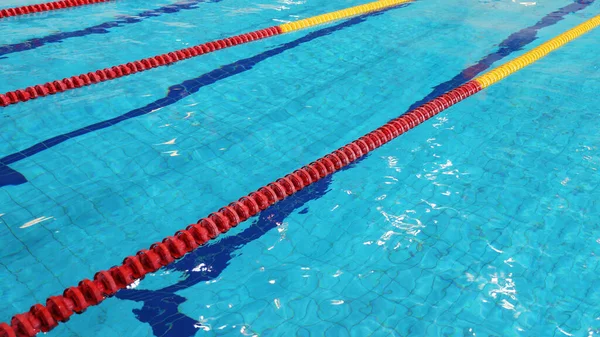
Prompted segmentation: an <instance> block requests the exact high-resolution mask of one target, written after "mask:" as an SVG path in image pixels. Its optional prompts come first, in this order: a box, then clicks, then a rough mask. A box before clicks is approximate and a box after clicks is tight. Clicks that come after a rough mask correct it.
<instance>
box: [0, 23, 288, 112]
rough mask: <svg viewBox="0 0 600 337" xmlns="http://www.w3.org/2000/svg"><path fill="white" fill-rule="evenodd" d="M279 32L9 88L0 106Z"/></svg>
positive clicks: (269, 30) (276, 28)
mask: <svg viewBox="0 0 600 337" xmlns="http://www.w3.org/2000/svg"><path fill="white" fill-rule="evenodd" d="M279 34H281V28H280V27H279V26H274V27H269V28H265V29H261V30H257V31H253V32H250V33H245V34H241V35H237V36H233V37H228V38H225V39H222V40H217V41H211V42H207V43H203V44H199V45H197V46H193V47H189V48H184V49H180V50H176V51H173V52H169V53H166V54H162V55H158V56H153V57H148V58H145V59H142V60H138V61H134V62H129V63H126V64H121V65H118V66H114V67H110V68H105V69H100V70H96V71H94V72H89V73H87V74H81V75H77V76H72V77H69V78H63V79H62V80H57V81H53V82H48V83H44V84H39V85H35V86H32V87H27V88H25V89H19V90H15V91H9V92H7V93H5V94H0V106H7V105H10V104H16V103H19V102H26V101H28V100H30V99H34V98H38V97H43V96H48V95H53V94H55V93H57V92H62V91H67V90H71V89H76V88H80V87H83V86H87V85H90V84H93V83H98V82H104V81H109V80H112V79H115V78H119V77H124V76H128V75H131V74H135V73H139V72H142V71H145V70H148V69H152V68H156V67H161V66H165V65H169V64H172V63H175V62H178V61H181V60H185V59H188V58H192V57H196V56H200V55H203V54H207V53H210V52H213V51H215V50H219V49H224V48H228V47H232V46H236V45H239V44H243V43H248V42H251V41H255V40H260V39H264V38H266V37H270V36H274V35H279Z"/></svg>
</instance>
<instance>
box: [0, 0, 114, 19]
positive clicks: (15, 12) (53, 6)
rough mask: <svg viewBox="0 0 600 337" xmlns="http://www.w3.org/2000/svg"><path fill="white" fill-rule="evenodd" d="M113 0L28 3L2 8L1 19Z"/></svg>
mask: <svg viewBox="0 0 600 337" xmlns="http://www.w3.org/2000/svg"><path fill="white" fill-rule="evenodd" d="M109 1H113V0H61V1H52V2H46V3H41V4H35V5H27V6H21V7H13V8H4V9H0V19H1V18H7V17H11V16H20V15H26V14H33V13H40V12H48V11H54V10H57V9H63V8H70V7H79V6H84V5H91V4H97V3H102V2H109Z"/></svg>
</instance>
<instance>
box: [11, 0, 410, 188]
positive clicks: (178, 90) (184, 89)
mask: <svg viewBox="0 0 600 337" xmlns="http://www.w3.org/2000/svg"><path fill="white" fill-rule="evenodd" d="M405 6H406V5H405ZM401 7H404V6H401ZM396 8H398V7H396ZM388 10H390V9H388ZM386 11H387V10H386ZM384 12H385V11H380V12H377V13H371V14H366V15H363V16H359V17H356V18H353V19H350V20H348V21H345V22H342V23H339V24H337V25H334V26H330V27H327V28H322V29H319V30H317V31H314V32H311V33H309V34H307V35H306V36H304V37H301V38H299V39H297V40H294V41H291V42H287V43H285V44H282V45H281V46H279V47H277V48H274V49H271V50H268V51H265V52H262V53H260V54H257V55H255V56H253V57H250V58H246V59H242V60H239V61H236V62H234V63H230V64H228V65H225V66H223V67H221V68H219V69H215V70H213V71H211V72H209V73H206V74H203V75H201V76H199V77H196V78H193V79H190V80H186V81H184V82H182V83H180V84H176V85H173V86H171V87H169V90H168V92H167V96H166V97H163V98H161V99H158V100H156V101H154V102H152V103H150V104H148V105H146V106H143V107H141V108H138V109H135V110H131V111H129V112H127V113H126V114H123V115H120V116H117V117H115V118H111V119H108V120H105V121H102V122H98V123H95V124H91V125H88V126H85V127H83V128H81V129H77V130H74V131H71V132H68V133H64V134H61V135H58V136H55V137H52V138H49V139H46V140H44V141H42V142H40V143H37V144H35V145H33V146H31V147H29V148H27V149H25V150H23V151H19V152H15V153H13V154H10V155H8V156H6V157H4V158H1V159H0V187H2V186H8V185H19V184H23V183H25V182H27V179H26V178H25V177H24V176H23V175H22V174H21V173H19V172H17V171H15V170H13V169H11V168H10V167H9V166H8V165H10V164H13V163H16V162H18V161H20V160H23V159H25V158H29V157H31V156H33V155H35V154H37V153H40V152H42V151H45V150H47V149H49V148H51V147H54V146H56V145H58V144H61V143H62V142H65V141H67V140H70V139H73V138H75V137H79V136H82V135H85V134H88V133H90V132H94V131H98V130H102V129H105V128H108V127H111V126H114V125H116V124H118V123H121V122H123V121H126V120H128V119H131V118H135V117H139V116H142V115H145V114H148V113H150V112H151V111H153V110H156V109H158V108H162V107H166V106H169V105H171V104H174V103H176V102H178V101H180V100H182V99H183V98H185V97H187V96H189V95H191V94H194V93H196V92H198V90H200V88H202V87H204V86H207V85H211V84H213V83H215V82H217V81H220V80H222V79H225V78H227V77H231V76H234V75H237V74H240V73H243V72H246V71H248V70H250V69H252V68H253V67H254V66H255V65H257V64H258V63H260V62H262V61H265V60H267V59H269V58H271V57H273V56H276V55H279V54H281V53H283V52H285V51H287V50H290V49H293V48H295V47H297V46H299V45H301V44H303V43H307V42H310V41H312V40H314V39H316V38H319V37H322V36H325V35H329V34H332V33H333V32H335V31H338V30H341V29H343V28H346V27H349V26H353V25H356V24H358V23H360V22H363V21H364V20H365V19H366V18H367V17H369V16H375V15H381V14H382V13H384Z"/></svg>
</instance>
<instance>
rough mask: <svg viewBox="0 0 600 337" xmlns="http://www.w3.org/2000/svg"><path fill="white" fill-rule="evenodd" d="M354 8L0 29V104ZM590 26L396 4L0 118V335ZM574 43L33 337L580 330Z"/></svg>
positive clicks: (551, 17)
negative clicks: (294, 174)
mask: <svg viewBox="0 0 600 337" xmlns="http://www.w3.org/2000/svg"><path fill="white" fill-rule="evenodd" d="M35 2H37V1H30V2H28V3H35ZM363 2H364V1H360V0H342V1H336V2H326V1H322V0H317V1H290V0H279V1H273V0H266V1H264V2H260V3H256V2H252V1H246V0H242V1H236V2H230V1H229V0H221V1H217V0H213V1H189V2H185V3H182V2H179V3H177V2H173V1H165V0H163V1H154V0H146V1H140V0H123V1H118V2H114V3H109V4H102V5H95V6H84V7H81V8H77V9H69V10H64V11H55V12H49V13H43V14H38V15H35V16H32V17H20V18H11V19H7V20H0V29H1V30H2V31H3V32H6V33H5V34H3V37H2V40H1V41H2V42H0V71H2V74H3V78H4V80H3V81H0V92H5V91H9V90H14V89H17V88H22V87H25V86H29V85H35V84H38V83H43V82H46V81H50V80H54V79H59V78H63V77H67V76H71V75H74V74H79V73H82V72H88V71H92V70H96V69H100V68H104V67H107V66H112V65H115V64H120V63H124V62H129V61H131V60H135V59H139V58H142V57H147V56H152V55H156V54H159V53H164V52H167V51H171V50H174V49H179V48H182V47H185V46H191V45H194V44H198V43H202V42H206V41H210V40H214V39H217V38H222V37H226V36H230V35H234V34H239V33H243V32H247V31H251V30H255V29H260V28H264V27H268V26H272V25H276V24H279V23H280V22H285V21H290V20H296V19H300V18H305V17H310V16H313V15H317V14H321V13H325V12H328V11H332V10H337V9H341V8H345V7H349V6H353V5H357V4H360V3H363ZM19 4H24V2H22V1H13V0H10V1H4V2H3V3H2V4H1V7H2V8H4V7H10V6H15V5H19ZM598 13H600V5H599V4H598V3H597V2H596V1H593V0H589V1H583V0H580V1H571V0H561V1H558V0H545V1H539V2H525V1H523V2H520V1H518V0H517V1H512V0H496V1H493V0H487V1H484V0H480V1H466V0H457V1H442V0H419V1H415V2H414V3H411V4H410V5H407V6H402V7H399V8H394V9H390V10H387V11H384V12H382V13H377V14H372V15H367V16H363V17H358V18H354V19H350V20H347V21H342V22H337V23H334V24H331V25H327V26H321V27H316V28H314V29H310V30H303V31H299V32H294V33H290V34H286V35H281V36H276V37H272V38H269V39H266V40H263V41H259V42H255V43H251V44H247V45H243V46H238V47H235V48H230V49H226V50H221V51H218V52H215V53H212V54H209V55H204V56H201V57H197V58H194V59H190V60H186V61H182V62H179V63H177V64H174V65H171V66H168V67H162V68H159V69H154V70H151V71H147V72H143V73H140V74H136V75H133V76H129V77H126V78H121V79H118V80H114V81H109V82H105V83H101V84H97V85H93V86H90V87H86V88H82V89H78V90H73V91H70V92H66V93H62V94H59V95H54V96H50V97H46V98H42V99H37V100H33V101H29V102H26V103H23V104H17V105H14V106H10V107H7V108H3V109H2V111H0V118H1V121H2V122H1V123H0V139H1V140H2V141H1V142H0V223H1V226H0V294H1V295H2V296H1V298H2V299H3V301H1V302H0V321H8V320H10V317H11V316H12V315H13V314H15V313H18V312H23V311H27V310H28V309H29V307H30V306H31V305H32V304H34V303H37V302H43V301H45V299H46V298H47V297H48V296H52V295H55V294H60V293H61V292H62V290H63V289H64V288H66V287H69V286H72V285H75V284H76V283H77V282H78V281H79V280H81V279H83V278H90V277H92V276H93V275H94V273H95V272H96V271H98V270H101V269H107V268H109V267H111V266H113V265H115V264H118V263H120V262H121V260H122V259H123V257H125V256H127V255H131V254H133V253H135V252H136V251H137V250H139V249H141V248H145V247H148V246H149V245H150V244H152V243H153V242H156V241H158V240H161V239H162V238H163V237H165V236H167V235H171V234H172V233H174V232H175V231H176V230H178V229H181V228H185V226H186V225H187V224H189V223H193V222H195V221H196V220H197V219H198V218H200V217H204V216H206V215H207V214H208V213H210V212H213V211H215V210H217V209H218V208H219V207H221V206H223V205H225V204H227V203H229V202H230V201H232V200H235V199H237V198H239V197H240V196H242V195H245V194H247V193H248V192H250V191H252V190H254V189H256V188H258V187H260V186H262V185H264V184H266V183H268V182H270V181H273V180H274V179H276V178H278V177H280V176H283V175H285V174H286V173H289V172H291V171H293V170H295V169H297V168H298V167H300V166H302V165H304V164H307V163H309V162H311V161H313V160H314V159H316V158H318V157H320V156H322V155H324V154H326V153H328V152H330V151H331V150H333V149H335V148H338V147H340V146H342V145H344V144H346V143H348V142H349V141H352V140H353V139H355V138H357V137H359V136H361V135H363V134H365V133H366V132H369V131H370V130H372V129H374V128H376V127H378V126H379V125H381V124H383V123H385V122H386V121H388V120H389V119H391V118H394V117H397V116H399V115H400V114H402V113H404V112H405V111H407V110H408V109H409V108H410V107H414V106H415V105H416V104H419V103H420V102H423V100H424V99H426V98H427V97H429V98H431V97H434V96H436V95H438V94H440V93H442V92H444V91H445V90H447V89H449V88H453V87H455V86H457V85H459V84H461V83H463V82H465V81H467V80H469V79H471V78H473V77H474V76H476V75H477V74H478V73H480V72H482V71H485V70H486V69H487V68H488V67H491V66H496V65H499V64H501V63H502V62H504V61H506V60H510V59H512V58H514V57H516V56H518V55H521V54H522V53H523V52H525V51H527V50H530V49H531V48H533V47H535V46H537V45H539V44H540V43H542V42H543V41H545V40H547V39H549V38H551V37H553V36H555V35H557V34H559V33H561V32H563V31H565V30H566V29H569V28H571V27H573V26H575V25H577V24H579V23H581V22H583V21H585V20H586V19H587V18H590V17H592V16H594V15H597V14H598ZM598 39H600V31H598V30H596V31H593V32H591V33H589V34H587V35H585V36H583V37H581V38H579V39H577V40H576V41H574V42H572V43H570V44H568V45H567V46H565V47H563V48H561V49H560V50H559V51H556V52H554V53H552V54H551V55H549V56H548V57H546V58H544V59H542V60H540V61H539V62H537V63H536V64H534V65H532V66H530V67H528V68H526V69H524V70H522V71H520V72H518V73H517V74H515V75H513V76H511V77H509V78H507V79H505V80H504V81H502V82H501V83H499V84H497V85H495V86H493V87H491V88H489V89H486V90H485V91H482V92H480V93H478V94H477V95H475V96H473V97H471V98H469V99H467V100H465V101H463V102H461V103H460V104H458V105H456V106H454V107H452V108H450V109H448V110H447V111H446V112H444V113H442V114H440V115H438V116H437V117H435V118H433V119H432V120H430V121H428V122H426V123H424V124H423V125H421V126H419V127H417V128H416V129H414V130H412V131H410V132H408V133H407V134H405V135H402V136H401V137H399V138H398V139H396V140H394V141H392V142H391V143H389V144H388V145H386V146H383V147H381V148H380V149H377V150H376V151H374V152H373V153H372V154H369V155H368V156H366V157H365V158H363V159H361V160H360V161H358V162H356V163H354V164H353V165H351V166H349V167H347V168H346V169H344V170H343V171H341V172H339V173H336V174H334V175H333V176H330V177H328V178H325V179H323V180H322V181H320V182H318V183H316V184H314V185H313V186H311V187H309V188H307V189H306V190H303V191H301V192H299V193H297V194H296V195H294V196H291V197H290V198H288V199H286V200H284V201H282V202H280V203H278V204H276V205H275V206H273V207H272V208H270V209H268V210H266V211H264V212H263V213H261V214H260V215H259V216H257V217H255V218H252V219H250V220H248V221H246V222H245V223H243V224H241V225H239V226H238V227H237V228H236V229H234V230H232V231H230V232H229V233H227V234H226V235H223V236H222V237H220V238H219V239H218V240H216V241H214V242H211V243H210V244H209V245H206V246H204V247H201V248H199V249H198V250H197V251H195V252H193V253H191V254H189V255H187V256H186V257H184V258H183V259H181V260H180V261H178V262H176V263H174V264H173V265H171V266H168V267H166V268H164V269H162V270H159V271H158V272H157V273H155V274H152V275H148V276H147V277H146V278H145V279H144V280H142V281H141V282H139V283H136V284H135V285H134V286H133V287H131V289H127V290H124V291H121V292H119V293H118V294H117V295H116V296H115V297H113V298H110V299H107V300H106V301H105V302H103V303H102V304H101V305H99V306H97V307H93V308H89V309H88V310H87V311H86V312H85V313H84V314H82V315H76V316H74V317H72V318H71V320H70V321H69V322H67V323H66V324H61V325H60V326H59V327H58V328H56V329H55V330H54V331H52V332H50V333H49V334H48V335H49V336H69V337H70V336H81V337H88V336H89V337H92V336H168V337H179V336H181V337H188V336H255V335H256V336H322V335H325V336H595V335H598V334H600V305H599V304H598V303H600V293H599V291H598V288H599V286H600V283H599V280H598V277H597V275H598V273H599V272H600V266H599V262H600V261H599V257H598V254H600V227H599V226H598V222H599V216H598V214H599V213H598V212H599V211H600V209H599V206H598V203H597V202H596V200H597V199H599V198H600V190H599V189H598V185H599V183H600V176H599V175H598V171H597V170H598V167H599V166H600V153H599V146H600V136H598V134H600V132H599V131H600V130H599V129H600V127H598V125H597V123H595V122H594V121H595V119H597V118H598V108H597V106H598V105H599V104H600V97H598V95H597V94H596V92H597V88H598V85H599V84H600V70H599V66H598V56H597V53H596V52H595V50H596V49H597V41H598Z"/></svg>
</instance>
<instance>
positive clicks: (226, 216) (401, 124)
mask: <svg viewBox="0 0 600 337" xmlns="http://www.w3.org/2000/svg"><path fill="white" fill-rule="evenodd" d="M598 24H600V19H598V17H596V18H594V19H591V20H589V22H587V23H584V24H582V25H580V26H579V27H577V28H576V29H574V30H572V31H570V32H567V33H565V34H566V35H565V34H563V35H561V36H560V37H559V38H557V39H553V40H551V41H549V42H547V44H546V45H545V46H543V47H538V48H536V49H534V50H533V51H532V52H531V54H526V55H524V56H523V57H521V58H518V59H517V60H514V61H511V62H509V63H507V64H506V65H505V66H502V67H499V68H496V69H494V70H492V71H491V72H489V73H487V74H485V75H483V76H481V77H479V78H477V79H475V80H474V81H470V82H468V83H467V84H465V85H463V86H461V87H459V88H456V89H454V90H452V91H450V92H449V93H447V94H444V95H442V96H441V97H440V98H438V99H434V100H433V101H432V102H430V103H428V104H425V105H424V106H422V107H420V108H417V109H416V110H414V111H413V112H411V113H409V114H406V115H403V116H402V117H400V118H398V119H396V120H394V121H392V122H390V123H388V124H387V125H386V126H384V127H381V128H379V129H377V130H376V131H374V132H372V133H370V134H368V135H367V136H365V137H361V138H360V139H359V140H357V141H355V142H353V143H351V144H349V145H347V146H344V147H342V148H341V149H340V150H337V151H334V152H333V153H332V154H330V155H327V156H325V157H324V158H321V159H319V160H317V161H316V162H315V163H312V164H310V165H308V166H306V167H304V168H302V169H300V170H299V171H295V172H294V173H293V174H291V175H288V176H286V177H284V178H282V179H279V180H277V181H276V182H274V183H271V184H269V185H267V186H266V187H264V188H261V189H259V190H258V191H257V192H255V194H250V195H249V196H248V197H243V198H242V199H240V201H238V202H234V203H232V204H231V205H230V206H226V207H224V208H223V209H221V210H219V211H218V212H216V213H213V214H211V216H209V217H208V218H205V219H202V220H201V221H200V222H199V224H197V225H191V226H190V227H188V229H187V230H186V231H181V232H178V233H177V235H176V236H174V237H170V238H168V239H166V241H164V243H163V244H158V245H155V246H153V247H152V248H151V250H149V251H146V252H144V253H142V254H139V255H138V256H136V257H134V258H133V259H131V260H129V262H127V261H128V260H126V264H125V265H124V266H126V267H128V268H129V269H126V268H125V269H124V268H121V267H118V268H113V269H111V270H110V271H108V272H100V273H98V274H96V277H95V280H94V281H84V282H83V283H82V284H80V286H79V289H78V290H75V289H74V288H70V289H71V290H72V292H71V293H69V294H67V293H65V298H61V297H54V298H52V299H51V300H50V302H49V304H48V307H50V311H48V309H46V308H44V307H43V306H41V305H38V306H34V307H33V308H32V310H31V312H30V313H29V315H28V314H24V315H25V316H18V317H19V318H17V321H18V324H17V325H19V328H20V329H19V330H20V331H21V332H23V331H27V332H24V335H25V333H26V334H29V335H31V336H33V335H35V334H36V333H37V331H35V330H41V331H46V330H49V329H51V328H52V325H53V324H55V323H56V322H53V319H54V320H60V321H63V320H66V319H67V318H68V316H70V314H68V316H67V314H66V312H65V311H64V309H65V308H67V307H72V308H73V310H74V311H82V310H83V309H85V306H86V304H85V302H86V300H87V301H90V302H92V304H96V303H94V302H100V301H101V300H102V299H103V296H110V295H112V294H114V292H116V290H117V288H122V287H124V285H126V284H128V282H129V283H131V282H132V276H134V277H135V278H140V277H143V274H145V273H146V272H148V270H150V271H155V270H157V269H158V268H160V267H162V266H164V265H166V264H168V263H170V262H172V261H173V260H174V259H177V258H180V257H181V256H183V255H184V254H185V252H184V250H187V251H190V250H192V249H195V248H196V247H197V246H198V245H201V244H203V243H205V242H206V241H208V240H209V239H212V238H214V237H215V236H216V235H217V234H218V233H219V232H225V231H227V230H228V229H229V228H230V227H231V226H235V224H237V223H239V222H241V221H243V220H245V219H247V218H248V217H250V216H252V215H254V214H257V213H258V212H260V210H263V209H265V208H266V207H268V206H269V205H271V204H274V203H276V202H277V201H279V200H282V199H284V198H285V197H287V196H288V195H291V194H293V193H295V192H296V191H297V190H300V189H302V188H304V187H305V186H307V185H309V184H311V183H313V182H315V181H317V180H319V179H322V178H324V177H326V176H328V175H330V174H332V173H333V172H335V171H337V170H340V169H341V168H342V167H344V166H346V165H348V164H349V163H350V162H353V161H354V160H356V159H358V158H359V157H361V156H363V155H364V154H366V153H367V152H369V151H372V150H374V149H375V148H377V147H379V146H381V145H383V144H384V143H386V142H388V141H390V140H391V139H393V138H395V137H397V136H399V135H400V134H402V133H403V132H406V131H408V130H409V129H411V128H413V127H415V126H417V125H418V124H420V123H422V122H423V121H425V120H427V119H429V118H431V117H432V116H434V115H435V114H437V113H439V112H441V111H443V110H444V109H446V108H448V107H449V106H451V105H453V104H456V103H458V102H459V101H460V100H462V99H464V98H466V97H468V96H470V95H472V94H474V93H476V92H477V91H479V90H481V89H482V88H483V87H487V86H489V85H491V84H493V83H495V82H497V81H499V80H501V79H502V78H504V77H506V76H508V75H510V74H511V73H513V72H516V71H518V70H520V69H521V68H523V67H524V66H526V65H528V64H530V63H533V62H534V61H535V60H537V59H539V58H541V57H543V56H544V55H545V54H548V53H549V52H551V51H552V50H554V49H556V48H559V47H560V46H562V45H563V44H565V43H567V42H568V41H570V40H571V39H573V38H575V37H577V36H579V35H581V34H583V33H585V32H586V31H588V30H590V29H592V28H594V27H596V26H597V25H598ZM582 27H583V28H582ZM547 46H550V47H547ZM531 55H534V56H533V57H532V56H531ZM523 60H525V61H523ZM145 269H147V270H146V271H144V270H145ZM77 291H79V292H80V293H81V294H78V293H77ZM67 298H68V299H69V300H70V301H71V303H68V301H66V300H67ZM61 301H62V303H60V302H61ZM65 301H66V302H65ZM27 315H28V316H27ZM56 317H59V318H56ZM27 324H30V326H31V329H28V326H27ZM0 327H3V328H4V329H9V328H7V325H0ZM6 331H9V330H6ZM7 334H8V336H11V335H10V331H9V332H7Z"/></svg>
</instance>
